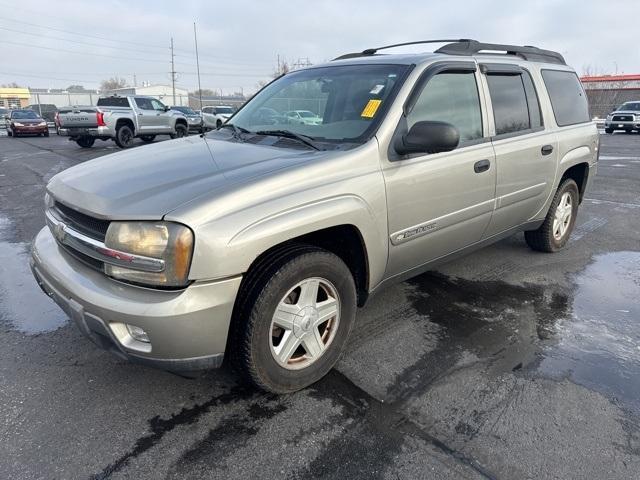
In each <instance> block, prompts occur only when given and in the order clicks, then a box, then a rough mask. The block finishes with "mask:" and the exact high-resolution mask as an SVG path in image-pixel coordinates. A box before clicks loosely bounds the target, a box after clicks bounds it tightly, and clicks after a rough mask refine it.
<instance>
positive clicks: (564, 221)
mask: <svg viewBox="0 0 640 480" xmlns="http://www.w3.org/2000/svg"><path fill="white" fill-rule="evenodd" d="M579 202H580V193H579V191H578V185H577V184H576V182H575V181H574V180H573V179H571V178H568V179H566V180H565V181H563V182H562V183H561V184H560V186H559V187H558V190H557V191H556V194H555V196H554V197H553V201H552V202H551V206H550V207H549V211H548V212H547V216H546V218H545V220H544V223H543V224H542V225H541V226H540V228H538V229H537V230H531V231H528V232H524V238H525V240H526V242H527V244H528V245H529V247H531V248H532V249H533V250H538V251H540V252H549V253H552V252H557V251H558V250H560V249H561V248H562V247H564V246H565V245H566V243H567V241H568V240H569V236H570V235H571V232H572V231H573V227H574V225H575V222H576V216H577V214H578V204H579Z"/></svg>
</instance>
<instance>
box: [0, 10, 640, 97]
mask: <svg viewBox="0 0 640 480" xmlns="http://www.w3.org/2000/svg"><path fill="white" fill-rule="evenodd" d="M18 5H19V6H18ZM194 21H195V22H197V27H198V40H199V50H200V63H201V66H200V69H201V72H202V87H203V88H212V89H222V90H223V91H224V92H225V93H227V92H232V91H234V90H239V89H240V88H243V89H244V91H245V93H247V92H250V91H253V90H255V85H256V83H257V82H258V81H259V80H261V79H265V78H267V77H268V76H269V74H270V73H271V72H273V70H274V69H275V67H276V62H277V56H278V55H280V57H281V58H282V59H286V60H287V61H288V62H289V63H293V62H295V61H297V60H298V59H299V58H300V59H306V58H308V59H309V60H310V61H311V62H312V63H319V62H323V61H325V60H328V59H331V58H333V57H335V56H337V55H339V54H342V53H345V52H349V51H359V50H362V49H364V48H367V47H374V46H379V45H384V44H389V43H397V42H403V41H411V40H421V39H428V38H442V37H444V38H447V37H449V38H458V37H463V38H475V39H478V40H482V41H486V42H499V43H513V44H521V45H536V46H539V47H542V48H548V49H552V50H557V51H559V52H561V53H562V54H563V55H565V57H566V59H567V61H568V63H569V64H571V65H572V66H573V67H575V68H576V70H577V71H578V72H579V73H583V71H584V69H585V67H587V66H589V67H590V68H591V70H593V71H596V72H598V73H615V72H616V71H617V72H618V73H640V47H638V38H639V35H640V0H608V1H598V2H596V1H591V0H535V1H531V2H520V1H514V0H486V1H468V2H464V4H463V3H462V2H451V1H432V0H413V1H408V0H393V1H391V0H387V1H378V0H360V1H357V2H356V1H348V0H339V1H338V0H316V1H308V0H307V1H295V0H290V1H284V0H277V1H276V0H262V1H259V0H254V1H248V0H233V1H221V0H218V1H215V2H214V1H204V0H203V1H192V0H181V1H178V2H171V3H170V2H159V1H131V0H127V1H112V0H100V1H92V0H83V1H80V0H65V1H51V0H47V1H38V0H34V1H29V0H23V1H20V2H15V1H11V2H7V1H4V0H0V46H1V48H2V55H1V56H0V84H2V83H9V82H14V81H15V82H17V83H19V84H20V85H23V86H31V87H44V88H47V87H56V88H60V87H67V86H68V85H71V84H81V85H84V86H86V87H87V88H97V87H98V86H99V84H100V81H101V80H103V79H105V78H109V77H111V76H115V75H119V76H121V77H124V78H126V79H127V81H128V82H129V83H131V84H133V81H134V77H133V75H134V73H135V74H136V78H137V82H138V84H140V83H141V82H142V81H149V82H151V83H163V84H167V83H169V79H170V76H169V73H168V72H169V70H170V55H169V49H168V46H169V41H170V38H171V37H172V36H173V38H174V43H175V53H176V59H175V61H176V70H177V71H178V72H179V80H178V86H180V87H183V88H186V89H188V90H193V89H194V88H195V87H196V85H197V79H196V76H195V71H196V68H195V56H194V48H193V22H194ZM78 34H79V35H78ZM425 47H426V48H424V49H422V50H429V49H430V46H428V45H427V46H425ZM414 50H415V48H414ZM405 51H406V50H405Z"/></svg>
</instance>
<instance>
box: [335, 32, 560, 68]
mask: <svg viewBox="0 0 640 480" xmlns="http://www.w3.org/2000/svg"><path fill="white" fill-rule="evenodd" d="M424 43H446V44H447V45H444V46H442V47H440V48H439V49H438V50H436V51H435V52H434V53H444V54H447V55H475V54H478V53H479V54H482V53H489V52H491V53H494V52H505V55H515V56H518V57H520V58H523V59H525V60H529V61H533V62H546V63H557V64H559V65H566V64H567V63H566V62H565V60H564V57H563V56H562V55H561V54H560V53H558V52H554V51H552V50H543V49H541V48H538V47H532V46H530V45H525V46H522V47H521V46H518V45H503V44H500V43H482V42H478V41H477V40H471V39H468V38H460V39H454V40H451V39H449V40H447V39H441V40H419V41H416V42H405V43H395V44H393V45H385V46H383V47H377V48H367V49H366V50H363V51H362V52H356V53H347V54H345V55H341V56H339V57H337V58H334V60H345V59H348V58H357V57H366V56H369V55H375V54H376V53H377V52H378V51H379V50H385V49H387V48H394V47H404V46H407V45H419V44H424Z"/></svg>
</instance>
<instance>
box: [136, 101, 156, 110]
mask: <svg viewBox="0 0 640 480" xmlns="http://www.w3.org/2000/svg"><path fill="white" fill-rule="evenodd" d="M135 100H136V105H137V106H138V108H141V109H142V110H153V104H152V103H151V100H150V99H148V98H136V99H135Z"/></svg>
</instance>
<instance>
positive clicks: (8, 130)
mask: <svg viewBox="0 0 640 480" xmlns="http://www.w3.org/2000/svg"><path fill="white" fill-rule="evenodd" d="M7 136H8V137H12V136H13V132H12V131H11V129H7Z"/></svg>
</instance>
